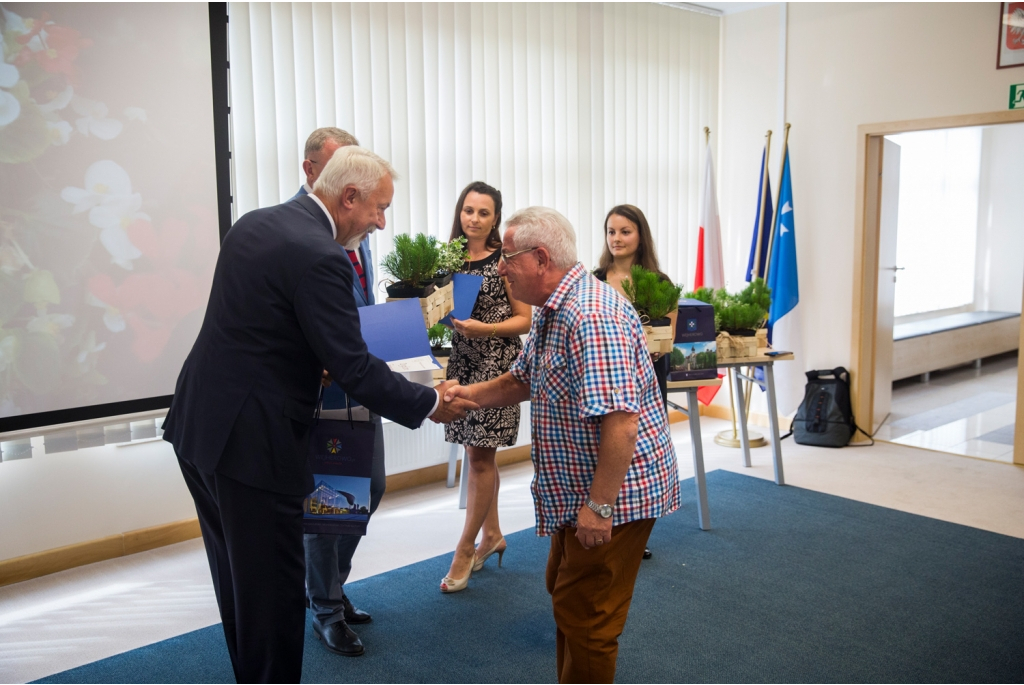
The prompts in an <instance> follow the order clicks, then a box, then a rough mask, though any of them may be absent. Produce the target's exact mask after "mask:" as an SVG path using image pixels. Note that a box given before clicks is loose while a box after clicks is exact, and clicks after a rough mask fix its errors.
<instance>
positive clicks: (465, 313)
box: [441, 274, 484, 326]
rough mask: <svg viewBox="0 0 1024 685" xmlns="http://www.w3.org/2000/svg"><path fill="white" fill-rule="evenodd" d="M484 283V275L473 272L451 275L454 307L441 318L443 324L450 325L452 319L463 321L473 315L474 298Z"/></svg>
mask: <svg viewBox="0 0 1024 685" xmlns="http://www.w3.org/2000/svg"><path fill="white" fill-rule="evenodd" d="M483 285H484V277H483V276H477V275H475V274H455V275H454V276H452V299H454V300H455V308H454V309H452V313H451V314H449V315H448V316H446V317H444V318H443V319H441V323H443V324H444V325H445V326H451V325H452V319H458V320H459V321H465V320H466V319H468V318H469V317H471V316H473V307H475V306H476V298H477V296H478V295H479V294H480V288H482V287H483Z"/></svg>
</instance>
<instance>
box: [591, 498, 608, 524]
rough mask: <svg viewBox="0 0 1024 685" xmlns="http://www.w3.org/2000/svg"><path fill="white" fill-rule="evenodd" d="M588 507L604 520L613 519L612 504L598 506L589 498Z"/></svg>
mask: <svg viewBox="0 0 1024 685" xmlns="http://www.w3.org/2000/svg"><path fill="white" fill-rule="evenodd" d="M587 506H588V507H590V509H591V510H592V511H593V512H594V513H595V514H597V515H598V516H600V517H601V518H603V519H610V518H611V517H612V505H610V504H598V503H597V502H595V501H594V500H592V499H590V498H589V497H588V498H587Z"/></svg>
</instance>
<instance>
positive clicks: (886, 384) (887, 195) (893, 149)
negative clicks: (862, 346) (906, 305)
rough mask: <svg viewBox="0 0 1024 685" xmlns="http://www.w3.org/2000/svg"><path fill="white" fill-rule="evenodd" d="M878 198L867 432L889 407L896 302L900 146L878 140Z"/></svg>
mask: <svg viewBox="0 0 1024 685" xmlns="http://www.w3.org/2000/svg"><path fill="white" fill-rule="evenodd" d="M880 185H881V191H882V193H881V194H882V197H881V198H880V200H879V209H878V308H877V316H878V319H877V321H876V326H875V383H874V386H875V394H874V403H873V407H874V410H873V412H872V420H871V432H872V433H874V432H875V431H876V430H878V427H879V426H880V425H882V422H883V421H885V419H886V417H887V416H889V410H890V407H891V405H892V326H893V311H894V306H895V301H896V278H897V275H898V274H899V270H898V269H899V267H898V266H897V265H896V223H897V219H898V217H899V204H900V146H899V145H897V144H896V143H894V142H892V141H891V140H889V139H884V140H883V141H882V178H881V181H880Z"/></svg>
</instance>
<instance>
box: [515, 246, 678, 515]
mask: <svg viewBox="0 0 1024 685" xmlns="http://www.w3.org/2000/svg"><path fill="white" fill-rule="evenodd" d="M511 373H512V375H513V376H514V377H515V378H516V379H517V380H519V381H520V382H522V383H529V384H530V401H531V407H530V411H531V418H532V422H531V423H532V425H531V434H532V442H533V444H532V449H531V456H532V458H533V464H534V470H535V475H534V479H533V485H532V486H531V490H532V492H533V501H534V509H535V511H536V515H537V534H538V535H552V534H553V533H555V532H557V531H558V530H559V529H561V528H564V527H565V526H575V525H576V514H577V513H578V512H579V510H580V508H581V507H583V506H584V503H585V502H586V499H587V496H588V495H589V494H590V486H591V483H592V482H593V480H594V471H595V470H596V468H597V456H598V447H599V443H600V438H601V418H602V417H603V416H604V415H605V414H609V413H611V412H615V411H625V412H629V413H631V414H639V415H640V417H639V428H638V431H637V441H636V452H635V453H634V454H633V462H632V463H631V464H630V467H629V471H628V472H627V473H626V478H625V480H624V481H623V483H622V489H621V490H620V491H619V497H618V500H617V501H616V502H615V503H614V509H615V511H614V515H613V517H612V524H613V525H620V524H622V523H628V522H630V521H635V520H638V519H645V518H655V517H658V516H664V515H666V514H669V513H671V512H673V511H675V510H676V509H678V508H679V470H678V467H677V466H676V455H675V449H674V448H673V447H672V439H671V437H670V435H669V427H668V417H667V416H666V414H665V408H664V405H663V404H662V399H661V392H660V391H659V390H658V382H657V379H656V378H655V375H654V367H653V366H652V365H651V357H650V354H649V353H648V351H647V341H646V339H645V337H644V332H643V326H642V325H641V323H640V319H639V317H638V316H637V314H636V312H635V311H634V309H633V307H632V305H630V303H629V302H627V301H626V300H625V299H624V298H622V297H620V296H619V294H618V293H616V292H615V290H614V289H613V288H612V287H611V286H609V285H607V284H605V283H602V282H600V281H598V280H597V279H596V278H594V277H593V276H591V275H590V274H588V273H587V272H586V270H585V269H584V268H583V265H582V264H576V266H574V267H573V268H572V269H571V270H570V271H569V273H567V274H566V275H565V277H564V278H563V279H562V281H561V282H560V283H559V285H558V287H557V288H556V289H555V291H554V292H553V293H552V294H551V296H550V297H549V298H548V300H547V302H545V303H544V306H543V307H540V308H538V309H537V310H536V311H535V313H534V318H533V325H532V327H531V329H530V335H529V337H528V338H527V340H526V346H525V348H524V349H523V352H522V354H521V355H520V356H519V358H518V359H517V360H516V362H515V363H514V364H513V365H512V368H511Z"/></svg>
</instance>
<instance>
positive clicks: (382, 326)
mask: <svg viewBox="0 0 1024 685" xmlns="http://www.w3.org/2000/svg"><path fill="white" fill-rule="evenodd" d="M478 278H481V280H482V277H478ZM477 290H479V288H477ZM359 327H360V329H361V330H362V333H363V340H364V341H366V347H367V348H368V349H369V350H370V354H372V355H373V356H375V357H379V358H380V359H382V360H384V361H386V362H397V361H400V360H402V359H413V358H416V357H429V358H430V359H431V360H432V361H433V363H434V365H435V368H438V369H440V368H441V365H440V364H438V363H437V359H435V358H434V355H432V354H431V353H430V341H429V340H428V339H427V328H426V326H424V324H423V310H422V309H421V308H420V301H419V300H417V299H408V300H396V301H394V302H386V303H384V304H375V305H372V306H369V307H360V308H359ZM352 406H353V407H355V406H358V403H357V402H356V401H355V400H352ZM323 408H324V409H327V410H332V409H345V393H344V391H343V390H342V389H341V388H340V387H339V386H338V384H337V383H332V384H331V387H329V388H327V389H326V390H324V404H323Z"/></svg>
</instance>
